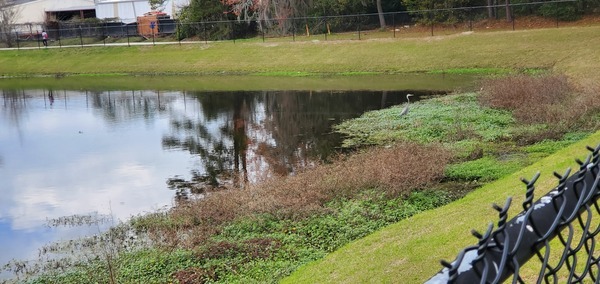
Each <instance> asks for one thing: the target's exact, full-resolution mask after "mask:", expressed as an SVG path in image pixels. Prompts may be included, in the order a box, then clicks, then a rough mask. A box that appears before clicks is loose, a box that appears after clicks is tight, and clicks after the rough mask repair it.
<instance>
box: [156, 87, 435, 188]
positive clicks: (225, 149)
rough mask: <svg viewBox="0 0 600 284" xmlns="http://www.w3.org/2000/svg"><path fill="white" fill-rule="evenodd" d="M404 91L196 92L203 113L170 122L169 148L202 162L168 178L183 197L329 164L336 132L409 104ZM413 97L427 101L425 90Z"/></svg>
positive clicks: (165, 143)
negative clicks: (345, 123)
mask: <svg viewBox="0 0 600 284" xmlns="http://www.w3.org/2000/svg"><path fill="white" fill-rule="evenodd" d="M407 92H409V91H406V92H389V91H388V92H375V91H372V92H368V91H361V92H331V91H328V92H315V91H263V92H211V93H208V92H196V93H188V94H187V95H188V96H191V97H193V98H195V99H197V100H198V101H199V103H200V105H201V112H200V114H199V115H198V116H197V117H196V118H195V119H191V118H189V117H179V118H174V117H173V118H172V121H171V129H172V131H171V133H170V134H168V135H165V136H164V137H163V141H162V144H163V147H164V148H166V149H184V150H186V151H189V152H190V153H191V154H193V155H198V156H199V157H200V159H201V163H202V169H195V170H193V171H192V178H191V179H190V180H184V179H182V178H180V177H173V178H171V179H169V181H168V184H169V186H170V188H172V189H175V190H176V192H177V196H178V198H180V199H186V198H188V196H189V194H190V193H194V194H198V193H204V192H205V191H207V190H218V189H222V188H227V187H235V188H244V187H245V186H247V184H248V183H249V182H259V181H261V180H263V179H266V178H269V177H272V176H285V175H288V174H292V173H294V172H297V171H298V170H301V169H303V168H306V167H310V166H311V165H313V164H314V163H317V162H326V161H327V159H328V158H329V157H330V156H331V154H332V153H333V152H334V151H335V149H336V147H337V146H338V145H339V144H340V140H341V139H340V137H339V136H338V135H336V134H334V133H331V127H332V125H333V124H335V123H339V122H340V121H342V120H345V119H350V118H353V117H357V116H359V115H360V114H362V113H363V112H365V111H368V110H374V109H380V108H382V107H387V106H390V105H394V104H400V103H402V102H403V100H404V96H405V95H406V93H407ZM410 92H414V93H416V94H417V95H424V94H426V93H424V92H418V91H417V92H415V91H410Z"/></svg>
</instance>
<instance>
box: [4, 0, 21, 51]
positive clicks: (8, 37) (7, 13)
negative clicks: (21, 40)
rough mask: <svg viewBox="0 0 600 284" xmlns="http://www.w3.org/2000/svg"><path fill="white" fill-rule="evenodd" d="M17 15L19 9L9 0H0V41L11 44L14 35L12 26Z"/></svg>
mask: <svg viewBox="0 0 600 284" xmlns="http://www.w3.org/2000/svg"><path fill="white" fill-rule="evenodd" d="M18 15H19V9H18V8H17V7H16V6H15V5H14V4H13V3H12V1H10V0H0V42H3V43H5V44H6V45H7V46H8V47H12V46H13V41H14V39H15V35H14V33H13V28H14V26H15V22H16V20H17V16H18Z"/></svg>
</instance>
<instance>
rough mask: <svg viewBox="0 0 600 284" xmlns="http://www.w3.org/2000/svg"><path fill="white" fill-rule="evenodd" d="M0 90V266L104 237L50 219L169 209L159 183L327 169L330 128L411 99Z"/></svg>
mask: <svg viewBox="0 0 600 284" xmlns="http://www.w3.org/2000/svg"><path fill="white" fill-rule="evenodd" d="M0 92H1V94H2V96H1V101H0V104H1V107H0V181H1V184H0V251H1V253H0V264H4V263H6V262H7V261H9V260H11V259H13V258H17V259H35V258H36V256H37V255H38V249H39V248H40V247H41V246H43V245H44V244H47V243H49V242H55V241H59V240H67V239H72V238H75V237H78V236H83V235H89V234H94V233H98V231H100V230H103V229H104V228H100V227H98V226H90V227H58V228H55V227H50V226H48V220H52V219H56V218H60V217H64V216H71V215H86V214H92V215H94V214H99V215H109V216H112V218H114V219H115V220H127V219H128V218H129V217H130V216H132V215H137V214H143V213H144V212H150V211H155V210H157V209H161V208H168V207H170V206H172V205H173V204H174V203H175V202H176V199H177V198H179V197H180V196H181V195H180V193H181V192H178V191H174V190H170V189H169V187H168V185H167V181H168V180H173V179H175V178H177V179H182V180H192V179H194V180H197V181H202V182H203V183H204V184H205V185H206V186H222V185H225V184H227V185H237V186H243V185H244V184H246V183H247V182H256V181H259V180H261V179H263V178H268V177H269V176H272V175H286V174H290V173H293V172H294V171H295V170H297V169H299V168H302V167H305V166H307V165H310V164H312V163H314V162H315V161H322V160H324V159H327V157H328V156H329V155H330V154H331V153H332V151H334V150H335V149H336V147H337V146H338V145H339V144H340V137H338V136H337V135H335V134H332V133H331V126H332V125H334V124H336V123H339V122H340V121H342V120H345V119H349V118H353V117H357V116H359V115H360V114H362V113H363V112H365V111H368V110H374V109H379V108H384V107H388V106H391V105H396V104H401V103H403V102H404V100H405V95H406V93H407V92H409V91H397V92H391V91H387V92H384V91H377V92H371V91H343V92H341V91H340V92H337V91H324V92H318V91H252V92H224V91H220V92H190V91H139V90H138V91H94V92H91V91H65V90H41V89H38V90H4V91H0ZM410 92H411V93H416V94H417V95H419V94H421V95H425V94H428V92H419V91H414V90H412V91H410ZM0 279H1V277H0Z"/></svg>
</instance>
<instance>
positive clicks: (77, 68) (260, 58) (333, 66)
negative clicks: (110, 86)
mask: <svg viewBox="0 0 600 284" xmlns="http://www.w3.org/2000/svg"><path fill="white" fill-rule="evenodd" d="M598 33H600V26H591V27H576V28H575V27H565V28H552V29H539V30H527V31H509V32H491V33H477V32H475V33H461V34H454V35H448V36H434V37H419V38H397V39H373V40H360V41H359V40H344V41H323V40H316V41H302V42H272V43H269V42H266V43H263V42H262V41H261V40H260V39H252V40H245V41H236V42H214V43H199V44H186V45H181V46H179V45H160V46H132V47H91V48H63V49H33V50H1V51H0V75H1V76H34V75H52V76H59V77H60V76H64V75H74V74H88V75H89V74H103V75H123V74H204V75H207V74H210V75H223V74H229V75H234V74H262V75H268V76H269V77H271V76H280V75H283V76H299V75H301V76H306V75H312V74H320V75H322V74H338V75H345V74H349V75H352V74H393V73H406V72H431V71H443V70H461V69H464V70H469V69H473V68H486V69H489V68H498V69H512V70H515V69H529V68H545V69H551V70H556V71H559V72H564V73H566V74H567V75H569V76H571V77H577V78H588V77H590V76H593V77H595V78H598V76H600V75H595V73H597V72H594V71H595V70H597V65H598V62H600V54H599V53H598V52H596V51H595V50H594V49H593V48H590V47H593V46H599V45H600V38H598V37H597V34H598Z"/></svg>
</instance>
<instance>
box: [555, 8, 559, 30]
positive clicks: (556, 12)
mask: <svg viewBox="0 0 600 284" xmlns="http://www.w3.org/2000/svg"><path fill="white" fill-rule="evenodd" d="M554 9H555V10H556V11H555V12H554V13H555V14H556V27H557V28H558V13H559V12H558V11H559V9H558V2H556V3H554Z"/></svg>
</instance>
